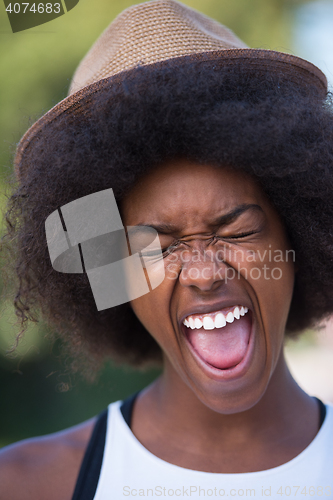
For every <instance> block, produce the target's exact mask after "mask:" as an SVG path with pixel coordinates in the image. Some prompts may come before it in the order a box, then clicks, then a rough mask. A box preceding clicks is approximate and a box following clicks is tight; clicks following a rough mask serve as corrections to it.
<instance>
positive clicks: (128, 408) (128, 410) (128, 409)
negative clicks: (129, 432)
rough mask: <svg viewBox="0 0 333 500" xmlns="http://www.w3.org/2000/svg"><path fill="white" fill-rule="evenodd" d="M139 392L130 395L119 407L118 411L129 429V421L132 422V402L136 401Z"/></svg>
mask: <svg viewBox="0 0 333 500" xmlns="http://www.w3.org/2000/svg"><path fill="white" fill-rule="evenodd" d="M139 392H140V391H137V392H135V393H134V394H132V395H131V396H129V397H128V398H127V399H125V400H124V402H123V404H122V405H121V407H120V411H121V413H122V415H123V417H124V420H125V422H126V424H127V425H128V427H129V428H131V420H132V412H133V405H134V401H135V400H136V398H137V395H138V394H139Z"/></svg>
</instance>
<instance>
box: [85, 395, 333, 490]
mask: <svg viewBox="0 0 333 500" xmlns="http://www.w3.org/2000/svg"><path fill="white" fill-rule="evenodd" d="M121 403H122V401H116V402H115V403H111V404H110V405H109V408H108V418H107V431H106V439H105V448H104V455H103V462H102V467H101V472H100V477H99V482H98V485H97V489H96V493H95V497H94V500H121V499H125V498H130V499H133V498H134V497H138V498H159V497H161V498H163V499H168V498H176V497H178V498H191V499H195V500H202V498H207V497H212V498H224V497H236V498H240V497H244V498H256V499H259V498H260V499H263V498H265V497H271V498H274V499H279V500H287V498H288V497H290V499H291V498H293V499H294V498H296V499H303V500H309V499H311V498H321V499H325V498H332V499H333V406H332V405H328V404H326V418H325V420H324V422H323V424H322V426H321V428H320V430H319V432H318V434H317V435H316V437H315V438H314V440H313V441H312V442H311V443H310V444H309V446H308V447H307V448H306V449H305V450H303V451H302V453H300V454H299V455H297V457H295V458H293V459H292V460H290V461H289V462H287V463H285V464H283V465H280V466H279V467H275V468H273V469H268V470H264V471H259V472H248V473H242V474H218V473H211V472H202V471H195V470H191V469H185V468H183V467H179V466H177V465H173V464H170V463H168V462H165V461H164V460H162V459H160V458H158V457H156V456H155V455H153V454H152V453H150V452H149V451H148V450H147V449H146V448H145V447H144V446H143V445H142V444H141V443H140V442H139V441H138V440H137V439H136V437H135V436H134V434H133V433H132V431H131V429H130V428H129V427H128V425H127V424H126V422H125V420H124V418H123V416H122V414H121V411H120V406H121Z"/></svg>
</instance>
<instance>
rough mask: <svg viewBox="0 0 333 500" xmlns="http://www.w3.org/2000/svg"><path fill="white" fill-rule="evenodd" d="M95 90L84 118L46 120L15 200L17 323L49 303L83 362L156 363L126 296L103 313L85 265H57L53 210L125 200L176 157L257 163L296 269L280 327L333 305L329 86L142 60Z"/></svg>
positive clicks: (10, 237)
mask: <svg viewBox="0 0 333 500" xmlns="http://www.w3.org/2000/svg"><path fill="white" fill-rule="evenodd" d="M129 74H132V73H129ZM89 99H90V101H89V105H90V113H89V117H84V116H77V117H76V116H75V115H73V116H72V117H71V118H69V117H68V116H65V115H64V116H62V117H60V118H59V119H58V120H57V121H56V122H55V123H53V124H50V125H49V127H48V128H47V130H46V131H45V132H44V138H43V140H39V141H37V144H36V146H35V147H34V149H33V150H32V153H31V155H30V158H29V165H28V167H29V168H28V169H27V174H26V175H25V176H24V180H23V181H22V182H21V183H19V184H18V185H16V186H15V187H14V191H13V192H12V194H11V197H10V199H9V202H8V206H7V213H6V222H7V234H6V235H5V236H4V238H3V240H2V248H3V249H5V248H7V250H9V253H8V255H9V258H8V259H7V261H8V262H7V266H6V270H7V272H8V273H11V274H10V276H11V279H12V280H13V279H15V283H16V288H15V298H14V305H15V308H16V314H17V316H18V317H19V320H20V322H21V327H22V331H23V330H24V328H25V325H26V323H27V322H28V320H37V318H38V311H41V312H42V316H43V318H44V319H45V320H47V322H48V324H50V325H52V326H53V327H54V328H55V329H56V331H57V333H58V334H59V335H60V336H61V337H62V338H63V339H65V340H66V341H67V342H68V343H69V345H71V346H72V349H73V352H74V353H75V355H76V357H77V359H81V358H82V359H84V357H85V358H86V359H88V358H89V359H93V360H94V367H97V366H99V365H98V363H97V360H100V361H102V360H104V359H105V358H106V357H109V358H111V359H114V360H116V361H121V362H125V363H128V364H130V365H133V366H137V367H140V366H141V367H144V366H148V365H149V364H151V363H160V362H161V360H162V353H161V349H160V347H159V346H158V344H157V343H156V342H155V340H154V339H153V338H152V337H151V335H150V334H149V333H148V332H147V331H146V330H145V328H144V327H143V325H142V324H141V323H140V322H139V320H138V319H137V318H136V316H135V314H134V312H133V310H132V308H131V306H130V304H123V305H120V306H117V307H114V308H111V309H107V310H103V311H97V308H96V305H95V301H94V298H93V294H92V291H91V289H90V286H89V282H88V279H87V276H86V274H64V273H59V272H56V271H55V270H53V268H52V266H51V262H50V258H49V254H48V248H47V242H46V237H45V220H46V218H47V217H48V216H49V214H50V213H52V212H53V211H54V210H56V209H58V208H59V207H61V206H62V205H64V204H66V203H69V202H70V201H73V200H75V199H77V198H80V197H82V196H86V195H89V194H91V193H94V192H97V191H101V190H103V189H106V188H110V187H111V188H112V189H113V192H114V194H115V196H116V199H117V201H118V202H121V199H122V197H123V196H124V195H125V194H126V193H127V192H128V191H129V190H130V188H131V187H132V186H133V185H134V184H135V182H136V181H137V180H138V179H139V178H140V177H141V176H142V175H144V174H145V173H146V172H148V171H149V170H150V169H152V168H154V167H156V166H158V165H161V164H163V163H164V162H167V161H168V160H172V159H174V158H186V159H189V160H191V161H194V162H198V163H200V164H214V165H216V166H220V167H222V168H223V167H225V166H229V167H232V168H235V169H240V170H242V171H245V172H247V173H249V174H250V175H252V176H254V178H256V179H257V180H258V182H259V183H260V185H261V186H262V189H263V190H264V192H265V193H266V194H267V195H268V197H269V199H270V200H271V203H272V205H273V206H274V207H275V208H276V209H277V211H278V212H279V214H280V216H281V218H282V221H283V222H284V225H285V229H286V232H287V235H288V237H289V239H290V241H291V244H292V247H293V249H294V250H295V254H296V259H297V264H298V267H299V271H298V272H297V273H296V281H295V288H294V293H293V298H292V303H291V308H290V313H289V317H288V321H287V330H286V335H288V336H295V335H297V334H298V333H299V332H302V331H303V330H304V329H306V328H309V327H313V326H314V325H316V324H317V323H318V322H319V321H320V320H322V319H324V318H326V317H328V316H329V315H330V314H332V313H333V239H332V238H333V115H332V108H331V105H330V97H329V96H328V97H327V98H326V100H324V101H323V99H322V98H320V97H319V96H318V94H317V93H316V91H315V90H314V88H312V87H310V86H306V85H303V86H302V85H299V84H298V83H297V82H295V81H292V80H291V79H290V78H288V77H286V76H285V75H284V74H283V73H282V72H275V73H273V72H272V71H270V70H265V68H262V70H261V71H258V69H256V70H254V69H252V70H251V68H244V67H243V66H242V64H241V62H240V63H235V64H233V65H232V66H228V67H225V68H223V67H215V66H214V65H207V66H204V67H203V66H202V65H201V66H200V65H198V64H196V63H195V62H191V63H189V64H186V65H183V66H182V65H180V66H179V67H177V68H176V69H175V67H174V66H173V67H172V66H170V67H169V66H168V65H167V64H165V65H163V66H157V67H154V66H152V67H149V66H142V67H139V68H137V69H136V71H135V78H133V77H132V76H131V77H130V76H128V77H127V76H126V75H125V76H124V77H123V78H118V79H117V80H116V82H115V83H113V82H112V80H111V81H110V84H109V85H108V86H107V87H106V88H104V89H103V91H100V92H97V93H96V94H93V95H91V96H90V97H89ZM87 353H89V354H87ZM79 356H80V358H79Z"/></svg>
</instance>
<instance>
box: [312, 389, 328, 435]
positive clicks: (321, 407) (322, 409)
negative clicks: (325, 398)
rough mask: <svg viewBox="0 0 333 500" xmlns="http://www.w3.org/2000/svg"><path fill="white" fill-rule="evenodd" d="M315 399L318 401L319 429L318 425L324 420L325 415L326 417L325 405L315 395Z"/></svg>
mask: <svg viewBox="0 0 333 500" xmlns="http://www.w3.org/2000/svg"><path fill="white" fill-rule="evenodd" d="M314 398H315V399H316V400H317V401H318V404H319V412H320V413H319V429H320V427H321V426H322V425H323V422H324V420H325V417H326V406H325V405H324V403H323V402H322V400H321V399H319V398H317V397H316V396H315V397H314Z"/></svg>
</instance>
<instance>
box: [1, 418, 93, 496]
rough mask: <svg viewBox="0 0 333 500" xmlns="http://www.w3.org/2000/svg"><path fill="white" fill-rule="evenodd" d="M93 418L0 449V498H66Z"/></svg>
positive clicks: (69, 494) (91, 428) (89, 432)
mask: <svg viewBox="0 0 333 500" xmlns="http://www.w3.org/2000/svg"><path fill="white" fill-rule="evenodd" d="M95 421H96V417H95V418H92V419H90V420H87V421H86V422H83V423H82V424H79V425H76V426H74V427H70V428H69V429H66V430H64V431H61V432H56V433H54V434H49V435H47V436H42V437H38V438H32V439H26V440H24V441H20V442H18V443H15V444H13V445H10V446H7V447H6V448H3V449H2V450H0V500H8V499H9V498H10V499H11V500H18V499H20V500H32V499H33V500H42V499H43V500H45V498H47V499H48V500H55V499H57V500H70V499H71V497H72V495H73V492H74V487H75V483H76V479H77V475H78V473H79V469H80V465H81V462H82V459H83V456H84V452H85V450H86V447H87V445H88V442H89V439H90V436H91V433H92V430H93V427H94V423H95Z"/></svg>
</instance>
